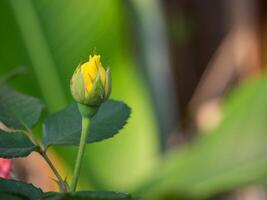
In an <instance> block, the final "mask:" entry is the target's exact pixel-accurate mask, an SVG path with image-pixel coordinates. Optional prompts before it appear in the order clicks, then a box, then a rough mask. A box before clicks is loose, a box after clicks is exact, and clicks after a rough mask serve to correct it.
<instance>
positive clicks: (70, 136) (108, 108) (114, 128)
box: [43, 100, 131, 147]
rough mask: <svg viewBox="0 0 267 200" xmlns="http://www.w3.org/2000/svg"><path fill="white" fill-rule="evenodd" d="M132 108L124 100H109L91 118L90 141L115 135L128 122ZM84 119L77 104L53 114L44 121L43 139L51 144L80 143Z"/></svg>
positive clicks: (46, 143)
mask: <svg viewBox="0 0 267 200" xmlns="http://www.w3.org/2000/svg"><path fill="white" fill-rule="evenodd" d="M130 113H131V110H130V108H129V107H128V106H127V105H126V104H125V103H123V102H119V101H115V100H108V101H106V102H105V103H103V104H102V105H101V106H100V108H99V110H98V111H97V113H96V115H95V116H94V117H93V118H92V119H91V125H90V136H89V139H88V143H93V142H98V141H101V140H104V139H108V138H111V137H113V136H114V135H115V134H117V133H118V131H119V130H120V129H122V128H123V126H124V125H125V124H126V123H127V120H128V118H129V116H130ZM81 124H82V119H81V115H80V113H79V110H78V107H77V104H75V103H72V104H70V105H69V106H68V107H67V108H66V109H64V110H63V111H60V112H58V113H55V114H53V115H51V116H50V117H49V118H48V119H47V120H46V121H45V123H44V129H43V132H44V137H43V141H44V144H45V146H46V147H48V146H49V145H78V144H79V141H80V136H81Z"/></svg>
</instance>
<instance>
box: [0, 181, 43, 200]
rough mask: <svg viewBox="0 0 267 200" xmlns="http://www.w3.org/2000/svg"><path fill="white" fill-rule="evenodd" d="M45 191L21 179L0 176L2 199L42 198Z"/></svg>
mask: <svg viewBox="0 0 267 200" xmlns="http://www.w3.org/2000/svg"><path fill="white" fill-rule="evenodd" d="M42 195H43V192H42V190H41V189H39V188H36V187H34V186H33V185H32V184H27V183H24V182H21V181H16V180H12V179H2V178H0V199H5V200H8V199H10V200H11V199H12V200H16V199H29V200H37V199H41V198H42Z"/></svg>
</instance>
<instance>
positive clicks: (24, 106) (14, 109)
mask: <svg viewBox="0 0 267 200" xmlns="http://www.w3.org/2000/svg"><path fill="white" fill-rule="evenodd" d="M42 110H43V104H42V103H41V101H40V100H39V99H37V98H34V97H31V96H27V95H24V94H21V93H19V92H17V91H15V90H13V89H11V88H10V87H8V86H7V85H3V86H1V87H0V121H2V122H3V123H4V124H5V125H7V126H8V127H10V128H14V129H26V128H32V127H33V126H34V125H35V124H36V123H37V121H38V119H39V118H40V115H41V112H42Z"/></svg>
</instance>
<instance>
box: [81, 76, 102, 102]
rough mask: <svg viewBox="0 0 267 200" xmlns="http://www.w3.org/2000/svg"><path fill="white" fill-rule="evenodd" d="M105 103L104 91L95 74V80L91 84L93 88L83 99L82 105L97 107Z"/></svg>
mask: <svg viewBox="0 0 267 200" xmlns="http://www.w3.org/2000/svg"><path fill="white" fill-rule="evenodd" d="M104 101H105V90H104V86H103V83H102V80H101V77H100V74H99V73H97V76H96V79H95V81H94V84H93V88H92V90H91V92H90V93H89V94H88V96H86V97H85V101H84V104H86V105H89V106H99V105H100V104H101V103H103V102H104Z"/></svg>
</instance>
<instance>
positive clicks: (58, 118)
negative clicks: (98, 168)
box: [0, 55, 133, 200]
mask: <svg viewBox="0 0 267 200" xmlns="http://www.w3.org/2000/svg"><path fill="white" fill-rule="evenodd" d="M70 90H71V94H72V96H73V98H74V100H75V102H72V103H70V104H69V106H67V108H65V109H64V110H62V111H59V112H57V113H54V114H52V115H51V116H49V117H48V118H47V119H45V120H44V122H43V136H42V140H41V141H39V140H38V139H37V138H36V136H35V135H34V133H33V131H32V128H33V127H34V126H35V125H36V123H37V122H38V121H39V118H40V115H41V112H42V110H43V108H44V105H43V103H42V102H41V101H40V100H39V99H37V98H35V97H31V96H28V95H25V94H21V93H19V92H17V91H15V90H13V89H11V87H9V86H8V85H7V84H6V83H1V84H0V122H1V123H2V124H3V125H4V127H5V128H1V126H0V177H1V178H0V197H1V199H88V200H90V199H133V198H132V196H131V195H129V194H124V193H118V192H100V191H79V192H77V184H78V180H79V175H80V169H81V165H82V160H83V158H84V151H85V147H86V145H87V144H89V143H93V142H99V141H102V140H105V139H108V138H111V137H113V136H114V135H115V134H117V133H118V132H119V130H120V129H122V128H123V126H124V125H125V124H126V123H127V120H128V118H129V116H130V113H131V109H130V108H129V107H128V106H127V105H126V104H125V103H123V102H120V101H116V100H108V98H109V96H110V92H111V75H110V71H109V69H107V70H106V69H105V68H104V67H103V66H102V64H101V61H100V56H99V55H93V56H90V58H89V60H88V61H87V62H85V63H84V64H81V65H79V66H78V67H77V69H76V70H75V72H74V74H73V76H72V78H71V82H70ZM53 145H65V146H70V145H72V146H73V145H74V146H79V150H78V155H77V159H76V162H75V169H74V173H73V178H72V180H71V182H70V184H69V183H68V182H67V181H66V180H67V179H66V177H64V176H62V175H61V174H60V173H59V172H58V170H57V169H56V167H55V166H54V164H53V162H52V161H51V160H50V158H49V156H48V155H47V149H48V148H49V147H50V146H53ZM33 151H35V152H38V153H39V154H40V155H41V156H42V157H43V158H44V159H45V161H46V162H47V163H48V165H49V166H50V168H51V169H52V171H53V172H54V174H55V176H56V181H57V183H58V186H59V191H58V192H49V193H45V192H43V191H42V190H41V189H39V188H36V187H35V186H33V185H31V184H28V183H24V182H22V181H19V180H14V179H8V178H10V173H11V172H10V169H11V162H12V158H17V157H26V156H28V155H29V154H30V153H31V152H33Z"/></svg>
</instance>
